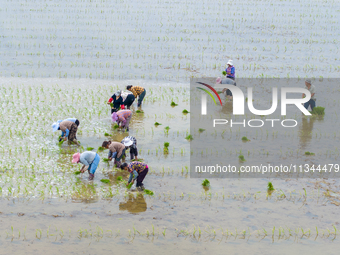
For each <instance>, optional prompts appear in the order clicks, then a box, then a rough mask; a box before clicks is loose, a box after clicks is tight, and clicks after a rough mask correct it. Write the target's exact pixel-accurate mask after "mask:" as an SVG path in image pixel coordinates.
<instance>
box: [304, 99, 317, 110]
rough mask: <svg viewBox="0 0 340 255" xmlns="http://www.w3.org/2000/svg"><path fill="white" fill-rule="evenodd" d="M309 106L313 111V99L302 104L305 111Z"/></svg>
mask: <svg viewBox="0 0 340 255" xmlns="http://www.w3.org/2000/svg"><path fill="white" fill-rule="evenodd" d="M309 106H310V108H311V109H312V111H313V108H314V107H315V101H314V100H313V99H310V100H309V101H308V102H306V103H304V107H305V108H306V109H308V107H309Z"/></svg>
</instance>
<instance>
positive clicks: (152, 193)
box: [144, 189, 154, 196]
mask: <svg viewBox="0 0 340 255" xmlns="http://www.w3.org/2000/svg"><path fill="white" fill-rule="evenodd" d="M144 193H145V194H146V195H150V196H153V195H154V192H153V191H151V190H148V189H144Z"/></svg>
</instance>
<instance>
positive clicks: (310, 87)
mask: <svg viewBox="0 0 340 255" xmlns="http://www.w3.org/2000/svg"><path fill="white" fill-rule="evenodd" d="M305 85H306V89H308V90H309V92H310V94H311V98H310V100H309V101H308V102H306V103H304V105H303V106H304V107H305V108H306V109H308V107H309V106H310V108H311V109H312V111H313V109H314V107H315V101H316V98H315V91H316V89H315V86H314V85H312V81H311V79H306V80H305ZM304 97H306V95H305V94H302V98H304Z"/></svg>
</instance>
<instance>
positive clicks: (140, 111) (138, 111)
mask: <svg viewBox="0 0 340 255" xmlns="http://www.w3.org/2000/svg"><path fill="white" fill-rule="evenodd" d="M136 113H144V111H142V110H137V111H136Z"/></svg>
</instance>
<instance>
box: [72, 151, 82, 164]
mask: <svg viewBox="0 0 340 255" xmlns="http://www.w3.org/2000/svg"><path fill="white" fill-rule="evenodd" d="M72 157H73V159H72V163H79V160H80V153H79V152H77V153H74V154H73V156H72Z"/></svg>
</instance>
